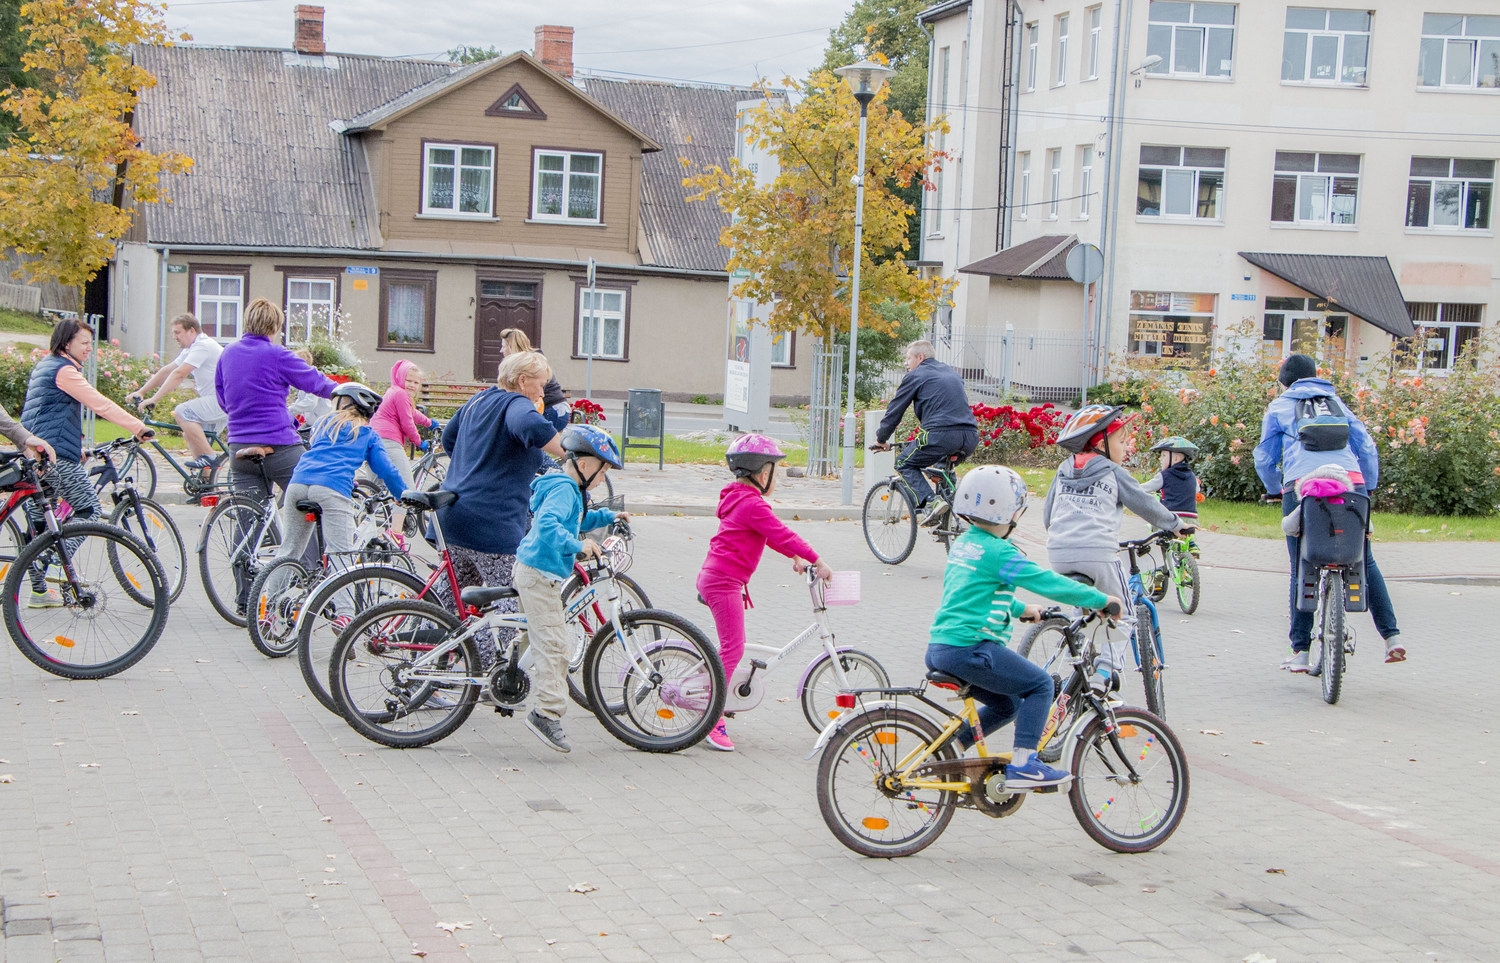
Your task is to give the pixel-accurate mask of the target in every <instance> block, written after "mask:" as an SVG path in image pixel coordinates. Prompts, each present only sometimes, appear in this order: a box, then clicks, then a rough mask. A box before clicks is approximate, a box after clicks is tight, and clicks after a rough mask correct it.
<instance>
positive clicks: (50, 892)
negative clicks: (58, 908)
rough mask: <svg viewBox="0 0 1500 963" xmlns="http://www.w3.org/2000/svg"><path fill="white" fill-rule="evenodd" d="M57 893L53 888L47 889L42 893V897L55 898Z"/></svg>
mask: <svg viewBox="0 0 1500 963" xmlns="http://www.w3.org/2000/svg"><path fill="white" fill-rule="evenodd" d="M58 895H59V894H58V892H57V890H55V889H49V890H47V892H45V893H43V894H42V899H56V898H57V897H58Z"/></svg>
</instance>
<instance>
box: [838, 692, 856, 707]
mask: <svg viewBox="0 0 1500 963" xmlns="http://www.w3.org/2000/svg"><path fill="white" fill-rule="evenodd" d="M854 698H855V697H854V693H852V692H840V693H839V694H838V695H836V696H834V697H833V704H834V705H836V706H838V707H839V708H840V709H853V708H854Z"/></svg>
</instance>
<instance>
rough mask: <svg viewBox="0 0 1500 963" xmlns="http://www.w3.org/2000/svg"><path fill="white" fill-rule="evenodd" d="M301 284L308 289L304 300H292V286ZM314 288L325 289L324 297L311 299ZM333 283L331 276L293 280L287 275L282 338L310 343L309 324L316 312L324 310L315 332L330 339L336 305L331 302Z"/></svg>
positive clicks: (297, 342)
mask: <svg viewBox="0 0 1500 963" xmlns="http://www.w3.org/2000/svg"><path fill="white" fill-rule="evenodd" d="M299 284H305V285H307V286H308V292H307V296H306V297H296V296H295V295H294V292H295V290H296V286H297V285H299ZM317 285H323V286H326V287H327V289H328V297H326V298H323V297H315V296H313V292H314V291H315V290H316V287H315V286H317ZM336 287H337V282H336V281H335V280H334V279H333V278H331V277H327V276H324V277H297V276H296V275H288V276H287V279H286V339H287V341H289V342H291V343H293V344H302V343H305V342H307V341H310V340H312V331H313V324H314V323H315V322H316V321H317V314H316V312H317V310H318V309H319V308H322V309H324V314H323V318H322V321H321V323H320V324H318V325H317V326H318V328H319V330H321V331H322V332H323V333H324V334H326V335H328V336H329V337H330V338H331V337H333V323H334V318H335V317H337V315H338V305H337V304H336V303H334V297H335V289H336Z"/></svg>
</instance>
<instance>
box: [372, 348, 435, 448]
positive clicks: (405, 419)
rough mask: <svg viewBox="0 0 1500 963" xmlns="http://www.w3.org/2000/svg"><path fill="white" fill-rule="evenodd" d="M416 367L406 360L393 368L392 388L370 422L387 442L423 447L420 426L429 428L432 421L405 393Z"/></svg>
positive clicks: (409, 395) (392, 366) (407, 393)
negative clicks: (408, 379)
mask: <svg viewBox="0 0 1500 963" xmlns="http://www.w3.org/2000/svg"><path fill="white" fill-rule="evenodd" d="M415 367H416V365H414V364H412V363H411V362H410V361H407V360H405V359H403V360H401V361H397V362H396V363H395V364H393V365H391V386H390V387H389V388H387V389H385V395H384V397H382V398H381V399H380V407H379V408H377V409H375V417H373V418H371V419H370V428H371V429H372V430H373V431H374V432H375V434H377V435H379V436H380V437H382V438H384V439H386V440H387V441H398V442H401V443H403V444H408V445H420V444H421V443H422V436H421V435H419V434H417V426H418V425H421V426H422V427H423V428H426V427H427V426H428V425H430V424H432V419H431V418H429V417H427V416H426V415H424V414H422V413H421V412H420V411H418V410H417V402H416V400H415V399H414V398H412V396H411V392H409V391H407V390H406V376H407V375H408V374H409V373H410V372H411V369H413V368H415Z"/></svg>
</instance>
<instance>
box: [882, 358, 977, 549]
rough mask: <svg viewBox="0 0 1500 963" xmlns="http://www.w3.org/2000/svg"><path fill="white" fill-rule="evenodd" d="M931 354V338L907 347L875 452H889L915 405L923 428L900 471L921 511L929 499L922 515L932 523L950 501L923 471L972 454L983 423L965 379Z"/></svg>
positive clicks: (908, 448) (903, 458) (904, 454)
mask: <svg viewBox="0 0 1500 963" xmlns="http://www.w3.org/2000/svg"><path fill="white" fill-rule="evenodd" d="M932 354H933V349H932V342H931V341H914V342H912V343H911V345H910V346H909V347H908V348H907V349H906V377H904V378H902V379H901V384H900V385H899V386H898V387H897V388H896V394H895V397H893V398H891V402H890V404H888V405H886V407H885V417H884V418H882V419H881V420H880V429H879V430H878V431H876V433H875V442H876V443H875V444H874V445H873V446H872V448H873V449H874V450H875V451H888V450H890V447H891V446H890V444H889V442H888V439H889V438H890V437H891V433H892V432H893V431H895V430H896V427H897V426H898V425H900V424H901V417H902V416H903V415H905V414H906V408H907V406H908V405H916V414H917V422H918V423H919V424H920V425H921V426H922V427H921V430H920V431H918V432H917V437H916V438H913V439H912V440H911V441H909V442H907V444H906V448H905V449H903V450H902V452H901V456H900V457H899V458H897V459H896V470H897V471H899V472H900V473H901V477H902V478H905V479H906V483H907V484H908V485H910V486H911V490H912V492H913V494H914V495H915V497H916V500H917V501H916V507H917V508H918V509H921V508H923V507H927V506H929V503H930V508H928V511H927V514H926V515H925V516H924V517H923V519H922V524H923V525H929V526H930V525H936V524H937V523H938V521H939V520H940V519H941V518H942V517H943V514H944V513H945V512H946V511H947V510H948V505H947V503H946V502H944V501H943V500H942V499H941V498H934V497H933V492H932V486H931V485H929V484H928V483H927V479H926V478H925V477H923V475H922V469H924V468H927V467H929V466H931V465H936V464H939V463H940V462H945V461H946V460H947V459H948V457H949V456H950V455H958V456H959V458H961V459H962V458H967V457H969V456H970V455H972V454H973V453H974V449H975V448H976V447H977V446H978V445H979V426H978V424H977V423H976V422H975V421H974V411H973V409H972V408H970V407H969V399H968V396H967V395H965V394H964V381H963V379H962V378H960V377H959V375H958V372H957V371H954V370H953V369H952V368H950V367H948V366H947V365H945V364H943V363H942V362H941V361H938V360H937V359H936V358H934V357H933V356H932Z"/></svg>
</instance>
